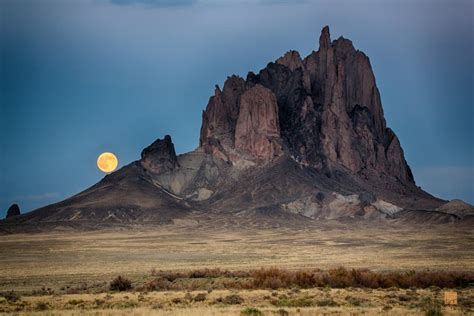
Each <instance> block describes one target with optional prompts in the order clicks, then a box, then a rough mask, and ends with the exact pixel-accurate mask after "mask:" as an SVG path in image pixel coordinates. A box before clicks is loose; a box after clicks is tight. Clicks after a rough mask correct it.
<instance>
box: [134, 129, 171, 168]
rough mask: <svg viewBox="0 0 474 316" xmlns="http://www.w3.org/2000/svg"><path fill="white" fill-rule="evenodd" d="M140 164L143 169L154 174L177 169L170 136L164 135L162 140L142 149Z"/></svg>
mask: <svg viewBox="0 0 474 316" xmlns="http://www.w3.org/2000/svg"><path fill="white" fill-rule="evenodd" d="M140 163H141V165H142V166H143V168H145V169H147V170H149V171H151V172H154V173H161V172H164V171H169V170H174V169H175V168H177V167H178V166H179V164H178V160H177V158H176V152H175V150H174V144H173V142H172V140H171V136H170V135H166V136H165V137H164V138H163V139H159V138H158V139H157V140H155V141H154V142H153V143H152V144H151V145H150V146H148V147H146V148H145V149H143V151H142V154H141V160H140Z"/></svg>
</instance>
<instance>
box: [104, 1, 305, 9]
mask: <svg viewBox="0 0 474 316" xmlns="http://www.w3.org/2000/svg"><path fill="white" fill-rule="evenodd" d="M305 2H307V0H226V1H222V0H110V3H112V4H116V5H143V6H145V7H149V8H152V7H153V8H159V7H176V6H191V5H194V4H199V5H218V6H222V5H239V4H243V5H248V4H257V5H274V4H298V3H305Z"/></svg>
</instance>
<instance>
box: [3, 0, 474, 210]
mask: <svg viewBox="0 0 474 316" xmlns="http://www.w3.org/2000/svg"><path fill="white" fill-rule="evenodd" d="M382 2H383V4H382ZM0 12H1V13H0V14H1V17H0V23H1V29H0V40H1V45H0V50H1V56H0V58H1V59H0V64H1V69H0V71H1V78H0V80H1V95H0V97H1V98H0V102H1V109H0V111H1V112H0V146H1V152H0V168H1V170H0V171H1V174H0V177H1V178H0V189H1V191H0V216H2V217H3V214H4V212H5V210H6V208H7V207H8V206H9V205H10V204H11V203H13V202H17V203H19V204H20V207H21V208H22V211H29V210H31V209H34V208H36V207H39V206H43V205H45V204H48V203H51V202H55V201H58V200H62V199H64V198H66V197H68V196H70V195H72V194H75V193H77V192H79V191H81V190H83V189H85V188H87V187H88V186H90V185H92V184H94V183H95V182H97V181H98V180H100V179H101V178H102V177H103V174H101V173H100V172H99V171H98V169H97V168H96V165H95V162H96V157H97V155H98V154H99V153H101V152H103V151H112V152H114V153H116V154H117V156H118V157H119V160H120V163H119V166H123V165H125V164H128V163H129V162H131V161H133V160H136V159H138V158H139V155H140V152H141V150H142V148H144V147H145V146H147V145H148V144H150V143H151V142H153V140H154V139H156V138H157V137H162V136H163V135H164V134H171V135H172V137H173V141H174V143H175V146H176V149H177V151H178V152H179V153H183V152H186V151H189V150H192V149H194V148H195V147H196V146H197V145H198V137H199V136H198V135H199V128H200V124H201V111H202V110H203V108H204V107H205V106H206V103H207V100H208V98H209V96H210V95H211V94H212V93H213V90H214V85H215V84H216V83H217V84H219V85H221V86H222V83H223V81H224V80H225V78H226V76H228V75H231V74H238V75H241V76H244V77H245V75H246V74H247V72H248V71H258V70H259V69H261V68H262V67H264V66H265V65H266V64H267V63H268V62H269V61H273V60H275V59H276V58H278V57H279V56H281V55H282V54H284V53H285V52H286V51H287V50H290V49H296V50H298V51H299V52H300V53H301V54H302V55H303V56H305V55H307V54H308V53H310V52H311V50H316V49H317V47H318V44H317V43H318V37H319V33H320V30H321V28H322V27H323V26H324V25H326V24H327V25H329V26H330V28H331V35H332V38H333V39H335V38H337V37H339V36H341V35H343V36H344V37H347V38H350V39H351V40H352V41H353V42H354V45H355V46H356V48H358V49H360V50H362V51H364V52H365V53H366V54H367V55H368V56H369V57H370V59H371V63H372V66H373V68H374V71H375V75H376V78H377V83H378V86H379V89H380V91H381V96H382V102H383V106H384V111H385V116H386V119H387V123H388V125H389V126H390V127H392V129H393V130H394V131H395V132H396V133H397V135H398V136H399V138H400V140H401V143H402V146H403V149H404V150H405V155H406V158H407V160H408V163H409V164H410V166H411V167H412V169H413V172H414V175H415V180H416V181H417V183H418V184H419V185H421V186H422V187H423V188H424V189H426V190H427V191H429V192H431V193H433V194H435V195H438V196H440V197H442V198H446V199H452V198H462V199H464V200H466V201H469V202H470V203H474V188H473V183H474V155H473V147H474V143H473V137H474V130H473V128H474V127H473V123H474V122H473V118H474V113H473V112H474V111H473V107H474V105H473V87H474V86H473V72H474V62H473V56H474V51H473V38H474V34H473V4H472V1H470V0H465V1H461V0H458V1H456V0H446V1H436V0H435V1H431V0H430V1H428V0H424V1H421V0H420V1H408V0H404V1H376V0H373V1H352V0H347V1H290V0H288V1H282V0H280V1H269V0H268V1H264V0H262V1H251V0H247V1H245V0H232V1H217V0H207V1H206V0H194V1H192V0H191V1H187V0H179V1H171V0H164V1H163V0H162V1H153V0H112V1H107V0H84V1H80V2H79V1H60V0H49V1H48V0H44V1H38V0H22V1H16V0H1V1H0Z"/></svg>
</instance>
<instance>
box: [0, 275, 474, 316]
mask: <svg viewBox="0 0 474 316" xmlns="http://www.w3.org/2000/svg"><path fill="white" fill-rule="evenodd" d="M473 280H474V274H473V273H468V272H446V271H406V272H400V271H399V272H374V271H370V270H368V269H345V268H343V267H340V268H337V269H330V270H326V271H323V270H319V269H312V270H308V269H306V270H295V271H292V270H285V269H278V268H261V269H258V270H247V271H245V270H243V271H228V270H221V269H199V270H190V271H177V272H176V271H157V270H152V271H151V272H150V273H149V274H148V275H143V276H141V277H140V278H137V279H134V280H130V279H128V278H126V277H124V276H118V277H116V278H114V279H113V280H110V282H108V283H107V282H104V283H99V284H90V285H87V284H79V285H76V286H74V285H71V286H66V287H61V288H59V289H55V288H46V287H43V288H41V289H38V290H33V291H30V292H15V291H6V292H2V293H1V294H0V295H1V296H0V312H3V313H20V314H21V313H25V314H29V313H40V314H41V313H43V314H44V313H46V314H48V315H51V314H53V315H54V314H66V315H68V314H71V315H73V314H75V313H76V312H80V313H81V314H98V315H102V314H106V315H107V314H114V315H115V314H127V315H253V316H258V315H318V314H325V313H335V314H339V315H344V314H348V315H357V314H364V315H378V314H380V313H384V314H390V315H430V316H439V315H443V314H445V315H451V314H452V315H457V314H462V313H474V287H473V283H472V282H473ZM447 290H449V291H453V290H454V291H456V292H457V293H458V295H459V299H458V305H457V306H454V307H446V306H443V303H442V300H443V294H444V291H447Z"/></svg>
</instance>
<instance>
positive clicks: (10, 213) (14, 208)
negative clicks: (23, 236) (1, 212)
mask: <svg viewBox="0 0 474 316" xmlns="http://www.w3.org/2000/svg"><path fill="white" fill-rule="evenodd" d="M20 214H21V213H20V207H19V206H18V204H12V205H11V206H10V207H9V208H8V210H7V216H6V218H11V217H15V216H18V215H20Z"/></svg>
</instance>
